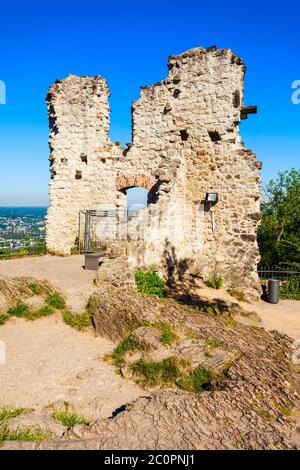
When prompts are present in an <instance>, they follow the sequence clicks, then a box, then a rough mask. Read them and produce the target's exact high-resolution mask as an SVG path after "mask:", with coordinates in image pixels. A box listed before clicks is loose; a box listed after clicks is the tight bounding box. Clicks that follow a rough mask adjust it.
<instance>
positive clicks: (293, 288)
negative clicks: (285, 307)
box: [280, 277, 300, 300]
mask: <svg viewBox="0 0 300 470" xmlns="http://www.w3.org/2000/svg"><path fill="white" fill-rule="evenodd" d="M280 297H281V298H282V299H292V300H300V281H299V279H298V278H297V277H291V278H290V279H288V280H287V281H281V282H280Z"/></svg>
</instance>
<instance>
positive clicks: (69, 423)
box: [51, 401, 90, 429]
mask: <svg viewBox="0 0 300 470" xmlns="http://www.w3.org/2000/svg"><path fill="white" fill-rule="evenodd" d="M51 416H52V419H54V421H56V422H58V423H62V424H63V425H64V426H66V427H67V428H68V429H71V428H73V427H74V426H75V425H76V424H83V425H85V426H88V425H89V424H90V422H89V420H87V419H86V418H84V417H83V416H80V415H79V414H77V413H76V411H75V410H74V408H73V407H72V406H71V405H70V404H69V402H67V401H65V402H64V404H63V406H61V407H60V408H58V409H54V411H53V413H52V415H51Z"/></svg>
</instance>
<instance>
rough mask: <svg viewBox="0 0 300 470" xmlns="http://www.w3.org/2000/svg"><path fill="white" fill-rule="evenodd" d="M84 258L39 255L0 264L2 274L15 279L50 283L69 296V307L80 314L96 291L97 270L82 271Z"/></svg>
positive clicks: (3, 261)
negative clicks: (25, 278)
mask: <svg viewBox="0 0 300 470" xmlns="http://www.w3.org/2000/svg"><path fill="white" fill-rule="evenodd" d="M83 265H84V256H81V255H75V256H69V257H65V258H63V257H60V256H48V255H46V256H40V257H31V258H22V259H13V260H1V261H0V274H2V275H3V276H9V277H16V276H27V277H29V276H30V277H34V278H36V279H39V280H47V281H49V282H51V284H52V285H53V286H55V287H57V288H58V289H61V290H62V291H63V292H64V293H65V296H66V300H67V303H68V306H69V307H70V308H71V309H72V310H74V311H75V312H78V313H80V312H81V311H82V310H83V309H84V307H85V305H86V302H87V301H88V299H89V297H90V295H91V294H92V292H93V291H94V290H95V288H94V286H93V280H94V278H95V271H86V270H85V269H84V268H83Z"/></svg>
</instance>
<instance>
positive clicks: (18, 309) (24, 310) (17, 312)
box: [7, 303, 31, 318]
mask: <svg viewBox="0 0 300 470" xmlns="http://www.w3.org/2000/svg"><path fill="white" fill-rule="evenodd" d="M7 314H8V315H9V316H10V317H19V318H27V317H28V316H29V315H30V314H31V312H30V309H29V307H28V305H26V304H22V303H18V304H17V305H16V306H15V307H11V308H10V309H8V311H7Z"/></svg>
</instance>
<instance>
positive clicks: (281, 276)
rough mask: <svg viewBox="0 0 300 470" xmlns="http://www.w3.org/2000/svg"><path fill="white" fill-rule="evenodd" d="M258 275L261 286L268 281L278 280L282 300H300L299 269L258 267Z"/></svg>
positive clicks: (282, 266)
mask: <svg viewBox="0 0 300 470" xmlns="http://www.w3.org/2000/svg"><path fill="white" fill-rule="evenodd" d="M258 275H259V278H260V279H261V281H262V284H266V283H267V280H268V279H278V280H279V281H280V297H281V298H282V299H294V300H300V267H293V266H286V265H280V266H265V265H259V266H258Z"/></svg>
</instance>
